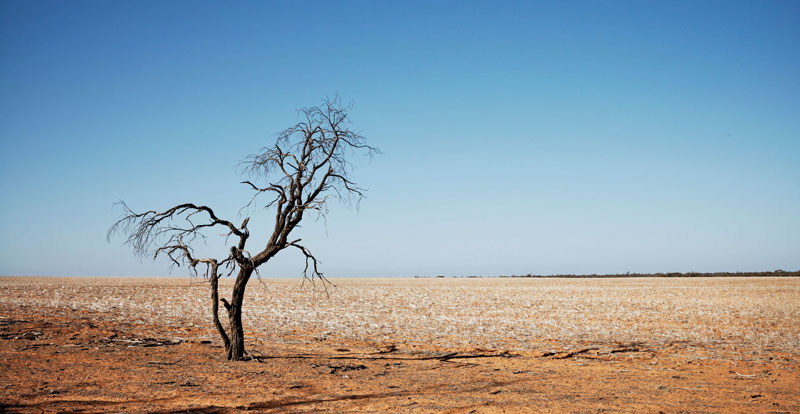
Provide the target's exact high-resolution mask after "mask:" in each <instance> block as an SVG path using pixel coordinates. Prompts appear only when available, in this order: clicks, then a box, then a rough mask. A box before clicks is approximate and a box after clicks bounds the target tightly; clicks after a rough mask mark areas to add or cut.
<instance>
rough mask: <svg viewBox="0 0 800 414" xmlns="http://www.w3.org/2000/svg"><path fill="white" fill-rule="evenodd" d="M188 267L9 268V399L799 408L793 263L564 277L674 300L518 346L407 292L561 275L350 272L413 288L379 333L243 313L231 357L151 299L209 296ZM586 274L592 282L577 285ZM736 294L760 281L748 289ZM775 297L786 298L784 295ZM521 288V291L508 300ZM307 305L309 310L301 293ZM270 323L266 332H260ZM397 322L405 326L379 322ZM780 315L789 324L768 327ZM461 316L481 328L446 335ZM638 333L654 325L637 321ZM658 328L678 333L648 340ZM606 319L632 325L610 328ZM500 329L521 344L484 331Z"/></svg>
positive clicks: (486, 287) (480, 287) (0, 311)
mask: <svg viewBox="0 0 800 414" xmlns="http://www.w3.org/2000/svg"><path fill="white" fill-rule="evenodd" d="M183 283H185V282H181V281H175V280H171V281H165V280H152V279H150V280H147V279H138V280H128V281H121V280H114V279H70V280H67V279H58V278H53V279H49V278H48V279H45V278H35V279H24V278H0V303H1V304H2V308H0V355H2V363H0V412H2V411H6V412H81V413H85V412H157V413H178V412H195V413H228V412H240V411H254V412H381V413H383V412H450V413H473V412H474V413H486V412H653V413H657V412H665V413H671V412H692V413H696V412H759V413H797V412H800V386H799V385H798V384H800V364H798V354H799V352H798V349H797V343H798V342H797V341H798V340H799V339H800V336H799V335H798V331H799V329H800V328H798V327H797V325H798V321H799V320H798V319H796V316H797V313H798V312H800V309H798V296H797V293H798V289H799V288H800V279H797V278H793V279H772V280H766V281H765V280H763V279H760V280H759V281H751V280H743V279H734V278H732V279H729V280H718V281H715V280H706V281H702V282H698V281H694V282H680V281H677V282H676V281H658V280H646V281H640V282H639V284H637V282H636V281H611V282H607V283H605V282H604V283H601V284H600V285H598V284H597V283H598V282H591V281H585V282H569V283H566V282H564V283H565V284H564V285H563V286H561V287H559V289H563V290H559V291H558V293H559V295H566V294H572V295H573V296H572V297H573V299H574V300H575V301H576V302H575V303H573V304H572V306H582V307H584V308H587V307H589V308H591V307H594V309H595V310H598V311H599V310H603V309H604V308H603V306H611V305H613V306H622V305H621V304H623V303H627V302H621V301H627V300H628V299H618V298H617V296H619V297H622V296H624V295H621V294H619V293H620V292H623V291H625V292H628V291H631V290H632V289H640V288H641V289H645V290H646V291H647V292H650V298H649V299H647V300H646V301H645V302H647V303H653V304H656V305H653V306H656V307H659V306H663V307H664V309H675V311H674V312H672V313H666V312H663V309H662V310H660V311H659V312H662V315H663V316H662V317H661V319H659V320H655V319H652V318H650V319H644V320H643V322H641V325H640V326H639V329H634V330H625V329H623V328H624V326H623V327H619V326H616V327H615V328H614V332H615V333H614V334H603V333H600V331H597V330H595V331H590V329H589V328H590V327H592V326H595V325H597V324H598V323H608V322H603V321H604V319H603V318H604V315H596V318H590V319H589V320H588V322H581V323H577V322H575V324H574V325H572V327H571V328H570V329H571V330H564V331H557V330H556V331H554V330H550V331H548V332H551V336H556V337H547V335H546V334H542V336H543V337H544V339H542V340H540V341H535V342H530V341H529V342H526V343H524V344H522V345H521V344H520V343H521V342H520V341H521V339H520V337H519V335H522V334H519V333H517V334H513V333H510V332H509V333H507V336H509V337H514V338H513V339H514V340H513V341H506V340H498V339H497V338H496V337H497V336H498V334H499V333H498V332H497V331H492V332H491V333H490V334H485V331H486V328H484V327H483V326H485V324H483V323H482V322H480V320H477V321H476V322H475V325H470V324H468V323H466V322H464V323H463V325H460V326H459V325H458V324H459V322H458V320H455V321H451V322H452V323H453V324H455V325H456V329H454V330H448V331H447V332H446V335H436V334H435V332H422V333H417V334H414V333H413V332H412V333H409V332H406V331H405V330H404V329H405V328H404V327H405V326H415V325H414V322H413V319H414V318H415V316H414V315H417V317H418V318H423V319H424V314H427V317H428V318H432V317H433V316H431V315H430V313H431V312H433V313H435V312H436V311H435V307H434V306H431V307H427V308H425V309H426V310H421V309H420V308H419V307H417V306H410V305H409V304H410V303H412V302H415V303H419V302H420V301H421V300H422V299H423V298H424V297H426V296H424V295H428V294H429V293H430V291H431V290H432V291H433V292H434V296H436V294H438V293H437V292H439V293H440V291H439V290H438V289H441V290H442V292H443V291H452V290H453V289H455V286H461V287H463V286H473V287H474V288H475V289H474V290H473V291H470V294H471V295H472V299H471V302H470V303H473V302H474V303H483V304H484V305H486V304H489V305H491V306H496V304H495V303H494V302H492V301H493V299H492V298H493V297H501V296H502V301H506V300H507V299H508V298H509V297H512V296H513V295H511V294H505V295H495V294H496V293H497V292H499V291H503V289H505V288H507V287H509V286H511V287H512V288H513V289H514V290H513V291H514V292H518V291H525V289H526V286H528V287H530V286H533V287H534V288H535V289H536V291H540V290H541V289H544V287H545V286H550V287H552V286H553V284H558V283H561V282H559V281H548V282H542V281H534V282H531V281H529V282H516V281H496V280H483V281H481V280H478V281H475V280H471V281H466V280H464V281H434V280H430V281H415V280H399V281H398V280H396V281H392V282H383V281H377V282H376V281H374V280H373V281H349V282H342V286H343V287H341V288H337V289H340V290H338V291H336V290H335V291H334V292H332V293H331V295H332V296H336V295H344V296H347V294H348V293H347V292H349V290H348V289H351V288H352V289H356V288H357V289H363V290H358V292H359V293H360V294H362V296H363V295H367V294H368V293H367V292H373V291H376V290H377V291H378V292H379V293H377V294H376V295H377V296H379V297H387V298H388V297H394V296H398V295H399V294H398V293H397V292H399V291H402V292H403V295H400V296H403V297H410V298H411V299H410V300H405V299H404V300H403V301H400V302H397V303H395V302H391V303H393V306H397V307H398V309H397V311H396V312H395V313H393V315H395V316H396V317H397V318H398V319H396V321H395V322H394V323H396V325H392V326H388V327H380V326H377V327H375V331H374V332H376V334H375V337H372V338H371V337H370V335H369V331H368V332H355V331H356V330H358V329H360V325H358V323H362V322H358V323H357V322H354V320H356V319H358V320H361V319H364V318H365V317H366V316H365V314H363V313H361V312H355V311H354V312H355V313H354V314H353V315H354V316H352V315H351V316H348V315H349V314H347V313H346V312H345V311H344V310H342V311H340V312H339V315H338V316H339V317H341V318H352V320H351V319H345V320H337V322H336V323H337V325H335V326H341V327H343V328H342V329H343V330H342V331H336V330H335V329H332V328H331V325H324V326H317V325H315V324H314V323H312V322H313V321H310V320H305V319H303V318H304V317H303V316H297V317H292V318H294V319H292V318H289V319H285V320H283V321H282V322H280V323H281V326H271V325H270V323H273V322H270V321H271V319H269V318H266V317H265V318H266V319H263V320H260V319H253V320H250V321H249V323H248V324H249V326H246V329H248V330H249V332H251V333H252V334H251V335H250V336H249V342H248V349H249V351H250V355H251V357H252V360H251V361H248V362H238V363H232V362H228V361H225V360H224V355H223V352H222V350H221V348H220V346H219V344H218V341H217V339H216V338H215V337H214V332H213V331H212V330H211V329H210V323H207V322H206V323H204V322H203V321H204V320H205V319H207V315H206V314H202V315H188V316H186V315H184V316H186V317H187V319H181V318H177V319H169V318H168V317H167V316H165V315H167V314H165V313H159V312H162V311H163V309H162V310H161V311H159V310H153V309H155V308H158V306H157V305H155V303H156V302H158V301H160V300H164V298H167V299H169V298H173V296H174V297H179V296H180V295H185V296H186V297H187V299H186V300H187V301H189V302H192V303H194V301H195V299H197V300H198V301H200V300H204V298H205V297H206V295H205V294H204V293H205V290H203V289H202V286H203V285H201V284H197V283H195V284H193V285H186V284H183ZM292 283H293V282H287V281H265V289H266V291H267V292H273V293H274V292H276V291H277V289H285V290H286V291H287V292H288V291H289V289H288V288H287V286H293V285H292ZM531 283H532V284H533V285H530V284H531ZM686 283H690V284H691V283H695V284H696V285H693V286H692V287H693V288H692V289H691V291H692V292H695V295H699V296H700V297H699V298H693V299H692V300H691V301H689V302H685V298H684V299H681V301H679V300H677V299H674V300H673V299H670V300H667V299H665V298H668V297H671V296H670V294H669V293H668V292H674V291H675V289H676V286H681V285H682V284H684V285H685V284H686ZM298 284H299V282H298ZM409 286H411V288H409ZM598 286H599V289H601V291H602V292H606V291H609V290H611V291H615V292H616V293H617V294H615V295H611V296H613V299H612V298H605V299H602V298H603V297H601V296H597V294H598V292H596V291H594V290H593V289H594V288H595V287H598ZM589 287H591V289H589ZM101 288H102V292H103V293H102V295H101V296H102V297H105V298H107V300H106V302H113V303H114V305H113V306H111V307H109V308H103V309H98V308H97V299H96V297H95V296H93V294H92V293H91V292H98V289H101ZM254 288H255V287H254ZM126 289H130V292H133V293H131V295H132V296H131V297H134V296H135V297H136V298H137V299H136V301H134V302H131V303H130V304H128V305H124V306H123V304H122V302H117V299H108V298H115V296H113V295H115V294H119V293H120V292H123V291H125V290H126ZM587 290H591V291H592V293H591V294H589V293H587V295H588V296H586V297H583V296H581V295H582V294H583V293H581V292H584V293H585V291H587ZM292 291H293V292H294V290H292ZM181 292H182V293H181ZM186 292H189V293H186ZM420 292H423V293H420ZM504 292H506V293H508V292H510V291H504ZM708 292H716V296H715V299H713V300H714V301H718V300H720V302H719V304H716V303H717V302H714V303H715V304H716V305H715V306H717V307H718V309H717V310H716V313H710V314H709V313H708V312H709V311H707V310H703V311H702V312H700V313H701V314H700V315H695V314H694V312H695V311H693V310H687V306H685V305H686V303H692V304H694V305H693V308H701V309H705V308H704V306H705V305H704V304H706V302H704V301H705V300H706V298H705V297H704V295H705V294H708ZM726 292H727V293H729V294H732V295H734V296H735V297H738V298H739V299H738V302H737V303H747V304H748V308H752V309H755V313H753V314H749V313H747V312H745V311H744V310H741V309H739V308H738V307H737V306H739V305H738V304H737V303H730V304H728V305H724V304H723V303H725V300H724V299H725V298H724V297H723V298H722V299H720V296H721V295H722V296H724V295H725V294H726ZM742 292H752V294H751V295H750V296H748V297H743V296H742V295H743V293H742ZM551 293H553V292H550V294H551ZM287 294H289V295H291V294H292V293H287ZM175 295H177V296H175ZM493 295H495V296H493ZM521 295H522V294H521ZM774 295H778V296H774ZM303 296H308V295H307V294H303ZM712 296H713V295H712ZM180 297H183V296H180ZM520 297H521V298H532V297H534V298H535V297H536V294H535V293H533V291H530V292H527V293H525V294H524V295H522V296H520ZM776 297H781V298H783V300H782V301H781V303H776V301H775V298H776ZM482 299H485V300H482ZM318 300H323V301H324V299H318ZM351 300H352V299H351ZM494 300H500V299H494ZM553 300H555V299H553ZM708 300H712V299H708ZM298 301H299V299H298ZM608 301H612V302H608ZM334 302H335V301H334ZM389 302H390V299H386V303H389ZM522 302H524V300H523V299H514V301H512V302H508V303H507V306H510V307H513V306H518V305H519V306H521V305H520V304H521V303H522ZM404 303H405V304H406V305H405V306H406V307H405V308H403V306H404V305H402V304H404ZM504 303H505V302H504ZM604 303H605V305H604ZM636 303H637V304H638V305H636V306H639V307H642V306H643V305H641V302H636ZM334 305H335V304H334ZM334 305H330V306H334ZM246 306H247V305H246ZM251 306H252V307H254V308H258V306H266V305H264V304H263V303H261V304H258V305H256V304H252V305H251ZM297 306H298V307H300V309H301V310H302V309H303V306H305V305H304V304H302V303H300V304H298V305H297ZM320 306H321V305H320ZM365 306H366V305H365ZM369 306H377V305H375V304H370V305H369ZM464 306H466V305H464ZM474 306H478V307H481V306H483V305H474ZM334 308H335V306H334ZM431 309H433V310H431ZM448 309H449V308H448ZM678 309H682V310H678ZM334 310H335V309H334ZM190 311H191V310H190V309H188V308H187V309H186V312H190ZM246 311H247V309H246ZM459 311H464V312H465V314H464V316H462V318H460V319H463V320H464V321H467V320H471V319H469V318H471V317H472V316H470V315H472V314H471V313H470V312H471V311H469V309H460V310H459ZM534 311H535V309H534ZM254 312H256V313H257V309H254ZM282 312H283V311H282ZM404 312H405V313H404ZM498 312H501V313H500V314H502V312H506V310H498ZM509 312H510V311H509ZM681 312H683V313H681ZM482 313H484V312H479V313H476V315H479V314H482ZM675 314H678V316H677V318H679V320H680V321H684V320H689V321H691V322H692V323H693V324H695V325H698V321H700V320H706V321H707V323H706V325H711V327H708V326H699V325H698V326H694V327H693V326H683V325H680V324H678V323H677V322H675V321H672V320H671V318H672V317H673V316H674V315H675ZM304 315H306V314H304ZM342 315H344V316H342ZM497 315H499V314H494V316H493V317H494V318H495V319H493V321H494V322H495V323H496V324H499V325H501V326H505V325H503V324H504V323H506V322H508V321H505V320H504V319H502V318H500V317H499V316H497ZM759 315H760V316H759ZM172 316H175V315H172ZM189 316H191V317H189ZM401 316H402V317H401ZM434 316H435V315H434ZM195 317H196V319H195ZM561 317H562V318H566V319H563V320H560V321H557V322H559V323H561V324H562V325H564V324H567V323H569V322H570V321H572V322H574V319H575V316H574V315H571V316H561ZM639 317H642V316H641V314H639ZM704 318H705V319H704ZM754 318H755V319H754ZM758 318H760V320H759V319H758ZM457 319H458V318H457ZM538 319H540V320H544V319H546V317H545V316H543V315H540V317H539V318H538ZM651 319H652V320H651ZM436 320H437V319H431V320H430V321H429V323H427V325H430V324H434V323H435V321H436ZM754 320H755V322H754ZM598 321H600V322H598ZM363 323H365V324H374V322H371V321H368V322H363ZM524 323H525V321H524V320H521V319H520V322H519V324H520V325H524ZM737 324H738V325H737ZM204 325H209V326H204ZM731 325H736V326H731ZM365 326H372V325H365ZM282 327H284V328H282ZM262 328H263V329H264V330H266V331H267V332H268V333H266V334H259V332H261V331H260V329H262ZM347 329H350V331H348V330H347ZM390 329H394V330H395V331H396V337H394V338H393V337H391V335H388V334H387V331H388V330H390ZM418 330H419V329H418V328H415V330H414V332H417V331H418ZM440 330H442V331H444V330H445V329H444V328H440ZM762 330H763V331H762ZM776 330H777V331H780V333H779V334H771V333H770V332H773V331H776ZM767 331H768V332H767ZM453 332H456V333H457V332H463V335H464V337H468V338H471V339H470V340H469V341H464V340H463V338H460V337H453V336H454V334H453ZM552 332H555V333H552ZM637 332H644V333H646V335H645V336H642V337H638V336H637ZM654 332H666V333H667V334H668V335H667V334H665V335H666V336H665V337H663V338H660V339H657V340H653V339H648V338H649V337H653V336H654V335H655V334H654ZM732 332H740V333H742V335H740V336H735V337H734V336H732V334H731V333H732ZM482 333H484V334H482ZM414 335H417V336H414ZM482 335H483V336H482ZM614 335H616V336H617V337H619V338H622V339H624V341H618V340H613V338H612V337H613V336H614ZM714 335H719V336H714ZM426 337H429V338H430V340H429V341H427V342H426V341H425V340H424V339H425V338H426ZM670 337H671V338H672V340H670V339H669V338H670ZM687 338H689V339H687ZM748 338H751V339H748ZM752 338H760V339H759V340H757V341H753V340H752ZM465 342H472V343H473V344H472V345H470V344H469V343H466V344H465ZM493 342H494V343H501V344H504V345H508V344H511V346H507V347H487V346H485V345H486V343H493ZM756 342H757V343H756Z"/></svg>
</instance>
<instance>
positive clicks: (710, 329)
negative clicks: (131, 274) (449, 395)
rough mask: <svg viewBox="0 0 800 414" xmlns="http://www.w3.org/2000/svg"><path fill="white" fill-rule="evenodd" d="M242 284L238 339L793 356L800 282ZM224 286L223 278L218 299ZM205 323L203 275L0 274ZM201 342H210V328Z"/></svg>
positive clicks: (38, 287) (32, 302)
mask: <svg viewBox="0 0 800 414" xmlns="http://www.w3.org/2000/svg"><path fill="white" fill-rule="evenodd" d="M334 283H335V284H336V287H335V288H333V289H331V290H330V296H329V297H327V296H326V295H325V293H324V291H322V290H320V289H319V288H317V289H316V290H314V289H311V288H310V287H309V286H308V285H306V287H304V288H301V281H300V280H299V279H285V280H263V281H259V280H253V281H252V282H251V283H250V285H249V289H248V293H247V298H246V303H245V307H246V309H245V329H246V330H247V334H248V335H249V338H253V339H269V340H271V341H275V340H278V341H280V340H286V338H297V337H298V336H300V337H302V336H304V335H305V336H307V337H308V338H309V340H314V338H316V339H317V340H320V339H323V338H326V339H329V340H336V339H352V340H363V341H368V342H378V343H411V344H413V343H420V344H433V345H439V346H444V347H482V348H495V349H511V350H542V349H549V348H561V349H563V348H565V347H569V346H577V345H578V344H612V343H642V344H645V345H647V346H663V345H666V344H671V343H684V344H688V345H687V346H703V347H709V348H728V349H738V351H737V352H747V353H751V354H754V355H757V354H760V353H763V352H772V351H779V352H789V353H792V354H796V353H799V352H800V351H799V350H800V278H676V279H663V278H662V279H656V278H630V279H344V280H334ZM231 285H232V281H231V280H227V279H226V280H224V283H223V285H222V291H221V296H223V297H224V296H226V295H227V293H228V292H229V288H230V286H231ZM17 305H23V306H33V307H45V308H48V309H49V311H59V309H76V310H91V311H99V312H102V313H103V314H104V315H105V318H108V319H114V320H124V321H132V322H137V321H138V322H148V323H159V324H163V325H166V326H174V327H182V326H198V327H210V326H211V324H210V316H209V307H210V304H209V299H208V289H207V284H206V283H204V282H203V280H202V279H190V278H185V279H115V278H105V279H99V278H8V277H4V278H0V306H2V307H3V309H5V310H6V312H8V310H9V309H13V308H14V307H15V306H17ZM209 338H213V336H212V334H211V332H210V331H209Z"/></svg>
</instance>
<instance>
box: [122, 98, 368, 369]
mask: <svg viewBox="0 0 800 414" xmlns="http://www.w3.org/2000/svg"><path fill="white" fill-rule="evenodd" d="M349 109H350V107H343V106H342V105H341V101H340V100H339V99H338V98H336V99H333V100H325V101H324V102H323V104H322V105H320V106H314V107H311V108H304V109H302V110H300V117H301V121H300V122H299V123H297V124H296V125H294V126H292V127H290V128H288V129H286V130H284V131H283V132H281V133H280V134H279V135H278V138H277V141H276V143H275V145H273V146H271V147H266V148H263V149H262V150H261V152H259V153H258V154H253V155H250V156H249V157H248V158H247V159H246V161H244V162H243V163H242V165H243V167H244V168H243V169H244V171H245V172H246V174H247V175H248V176H249V177H248V178H250V180H247V181H243V182H242V183H243V184H245V185H247V186H248V187H250V188H252V190H253V191H254V195H253V197H252V199H251V200H250V202H249V203H248V204H247V206H250V205H252V204H253V203H256V202H257V199H258V200H260V199H261V198H258V197H259V195H262V196H263V195H269V198H268V199H267V201H265V207H266V208H272V209H274V212H275V226H274V228H273V230H272V234H268V235H266V236H267V238H266V241H265V242H264V244H260V245H258V247H257V250H254V251H251V250H249V249H248V240H249V239H250V231H249V230H248V228H247V223H248V222H249V220H250V217H247V218H245V219H244V220H243V221H242V223H241V224H240V225H238V226H237V225H235V224H234V223H233V222H231V221H228V220H225V219H222V218H220V217H218V216H217V214H216V213H215V212H214V211H213V210H212V209H211V208H210V207H207V206H203V205H196V204H192V203H185V204H180V205H177V206H174V207H172V208H169V209H166V210H162V211H156V210H150V211H145V212H143V213H137V212H134V211H133V210H131V209H130V208H128V206H127V205H126V204H125V203H124V202H120V204H121V206H122V208H123V209H124V216H123V217H122V218H121V219H119V220H118V221H117V222H116V223H114V225H113V226H111V228H110V229H109V231H108V237H109V240H110V238H111V237H112V236H113V235H114V234H118V233H121V234H123V235H125V236H126V237H127V239H126V240H125V243H126V244H129V245H130V246H131V247H133V250H134V252H135V253H136V254H138V255H141V256H151V255H152V257H153V259H154V260H155V259H156V258H158V257H159V256H162V255H164V256H167V257H168V258H169V259H170V260H171V261H172V263H173V265H177V266H180V265H182V264H184V265H188V266H189V268H190V269H191V271H192V272H193V273H194V274H197V269H198V265H205V266H204V268H203V269H204V270H205V275H206V277H207V278H208V280H209V284H210V287H211V315H212V318H213V323H214V326H215V327H216V329H217V331H218V332H219V336H220V338H221V339H222V342H223V344H224V345H225V350H226V352H227V357H228V359H229V360H233V361H239V360H242V359H244V355H245V347H244V333H243V330H242V303H243V300H244V293H245V288H246V287H247V282H248V281H249V280H250V278H251V276H252V275H253V272H255V271H256V270H257V269H258V268H259V266H261V265H263V264H264V263H267V262H268V261H269V260H270V259H271V258H273V257H274V256H275V255H276V254H278V253H279V252H280V251H282V250H284V249H287V248H295V249H298V250H299V251H300V252H301V253H302V254H303V255H304V256H305V269H304V271H303V277H304V278H310V279H311V280H313V279H314V278H320V279H322V280H323V281H325V278H324V276H323V274H322V273H320V271H319V268H318V264H319V262H318V261H317V258H316V257H315V256H314V255H313V254H312V253H311V251H310V250H309V249H308V248H306V247H305V246H304V245H302V244H300V241H301V240H300V239H291V238H290V236H291V233H292V231H293V230H294V229H295V228H296V227H297V226H298V224H300V222H301V221H302V220H303V218H304V217H306V215H307V214H309V213H311V212H315V213H318V214H321V215H324V214H325V213H326V212H327V203H328V201H330V200H331V199H339V200H352V199H356V201H358V200H360V199H361V198H362V197H363V195H364V189H362V188H360V187H359V186H358V185H357V184H356V183H355V182H353V181H352V180H351V178H350V174H351V171H352V168H351V164H350V163H349V162H348V158H350V157H351V156H352V155H353V154H355V153H356V152H363V153H366V154H368V155H370V156H371V155H372V154H374V153H377V152H378V150H377V149H376V148H373V147H371V146H369V145H367V144H366V139H365V138H364V137H363V136H361V135H360V134H358V133H356V132H354V131H352V130H350V129H349V123H350V121H349V119H348V111H349ZM251 180H252V181H251ZM262 182H263V183H266V185H264V184H261V183H262ZM262 198H263V197H262ZM219 228H221V229H222V230H223V231H224V232H227V235H226V238H225V240H226V243H230V244H231V245H230V249H229V251H228V252H227V256H225V257H224V258H221V259H217V258H210V257H196V256H195V250H194V249H193V248H192V244H193V242H196V241H197V240H198V239H202V238H205V237H206V236H205V235H204V234H203V232H204V231H207V230H211V229H219ZM229 240H232V242H230V241H229ZM224 271H227V274H228V275H231V274H233V273H234V272H235V273H236V281H235V283H234V285H233V291H232V292H231V300H230V302H228V301H227V300H225V299H224V298H223V299H221V301H222V302H223V305H224V307H225V309H226V311H227V316H228V318H227V319H228V324H227V325H228V326H227V329H226V327H225V326H223V324H222V322H220V318H219V314H218V313H219V302H220V299H219V289H218V281H219V278H220V276H221V275H222V273H223V272H224Z"/></svg>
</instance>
